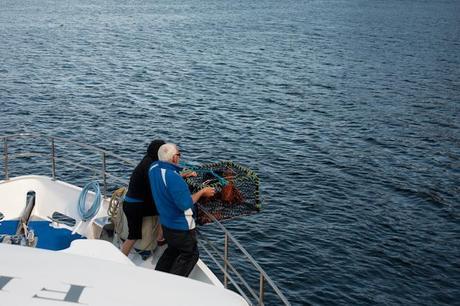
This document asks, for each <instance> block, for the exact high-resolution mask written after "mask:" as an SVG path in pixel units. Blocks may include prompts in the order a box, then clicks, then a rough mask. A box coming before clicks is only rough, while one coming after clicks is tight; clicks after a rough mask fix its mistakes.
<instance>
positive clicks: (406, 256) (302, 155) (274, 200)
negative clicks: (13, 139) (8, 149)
mask: <svg viewBox="0 0 460 306" xmlns="http://www.w3.org/2000/svg"><path fill="white" fill-rule="evenodd" d="M459 16H460V2H459V1H457V0H438V1H424V0H387V1H370V0H331V1H324V0H309V1H301V0H298V1H291V0H287V1H275V0H261V1H233V0H210V1H198V0H187V1H177V0H168V1H166V0H159V1H150V0H140V1H123V0H121V1H120V0H117V1H114V0H104V1H83V0H73V1H65V0H64V1H49V0H40V1H28V0H16V1H12V0H11V1H10V0H0V114H1V116H0V131H1V134H7V133H10V132H17V131H40V132H44V133H51V134H53V135H56V136H64V137H66V138H68V139H71V140H78V141H83V142H88V143H91V144H94V145H97V146H99V147H102V148H105V149H109V150H112V151H114V152H116V153H119V154H121V155H123V156H126V157H129V158H133V159H139V158H140V157H141V156H142V154H143V151H144V150H145V148H146V145H147V144H148V143H149V142H150V140H152V139H153V138H158V137H162V138H165V139H167V140H169V141H172V142H176V143H178V144H180V146H181V147H182V149H183V155H184V156H183V157H184V159H186V160H188V161H196V162H208V161H216V160H221V159H224V160H234V161H237V162H239V163H242V164H245V165H247V166H249V167H251V168H252V169H254V170H256V171H257V172H258V173H259V175H260V177H261V190H262V196H263V198H264V210H263V212H262V213H260V214H258V215H254V216H251V217H246V218H243V219H239V220H234V221H230V222H228V223H227V225H228V226H229V227H230V228H231V229H232V230H233V232H234V233H235V236H236V237H237V238H239V239H240V241H242V242H243V243H244V244H245V245H246V246H247V248H248V250H249V252H250V253H251V254H253V255H254V257H256V258H257V259H258V260H259V261H260V263H261V265H262V266H263V267H264V268H265V269H266V270H267V272H268V274H269V275H270V276H271V277H272V279H273V280H274V281H275V282H276V283H277V284H278V285H279V286H280V287H281V288H282V290H283V291H284V292H285V294H286V295H287V297H288V299H289V300H290V301H291V302H292V303H293V304H295V305H307V304H314V305H346V304H350V305H369V304H372V305H454V304H457V305H459V303H460V302H459V301H460V288H459V287H460V285H459V284H460V256H459V255H460V203H459V199H460V120H459V115H460V104H459V102H460V101H459V99H460V81H459V80H460V17H459ZM127 175H129V174H127Z"/></svg>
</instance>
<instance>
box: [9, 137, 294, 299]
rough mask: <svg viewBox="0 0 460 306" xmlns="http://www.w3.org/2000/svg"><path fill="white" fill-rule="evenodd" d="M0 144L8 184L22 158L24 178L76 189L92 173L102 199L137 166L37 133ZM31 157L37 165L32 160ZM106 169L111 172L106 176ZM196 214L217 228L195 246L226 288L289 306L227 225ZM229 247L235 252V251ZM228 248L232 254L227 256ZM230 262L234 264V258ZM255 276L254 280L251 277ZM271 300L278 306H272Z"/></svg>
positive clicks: (252, 297) (122, 182) (211, 216)
mask: <svg viewBox="0 0 460 306" xmlns="http://www.w3.org/2000/svg"><path fill="white" fill-rule="evenodd" d="M17 139H23V140H24V139H27V140H28V141H29V142H28V141H25V140H24V141H22V142H21V143H20V144H19V146H20V148H17V147H16V146H12V144H14V142H15V141H17ZM34 140H35V141H43V140H45V141H46V142H47V143H45V144H44V148H43V147H41V146H37V144H36V143H34V142H30V141H34ZM0 141H1V142H3V176H4V180H9V178H10V176H11V174H12V172H11V168H10V165H11V163H12V161H13V160H15V159H20V158H23V159H27V160H28V161H29V164H28V165H27V166H26V167H24V169H23V170H27V173H30V172H31V171H34V172H43V171H45V172H47V171H50V172H48V175H50V176H51V178H52V179H53V180H56V179H58V177H59V178H60V179H62V178H65V180H67V181H69V182H72V183H73V182H74V181H76V182H75V184H77V185H78V184H83V182H85V180H86V181H87V179H88V176H87V175H84V176H79V173H80V172H79V171H76V170H77V169H78V170H80V171H88V172H89V173H91V175H90V176H92V179H94V180H98V181H99V182H100V183H101V184H102V194H103V196H104V198H107V197H108V193H109V192H111V191H114V190H116V189H117V188H118V187H120V185H121V186H127V185H128V181H129V175H130V174H131V171H132V169H133V167H135V166H136V163H135V162H134V161H132V160H130V159H127V158H124V157H122V156H120V155H117V154H114V153H112V152H110V151H107V150H104V149H100V148H98V147H95V146H91V145H87V144H83V143H79V142H75V141H72V140H69V139H65V138H62V137H55V136H49V135H44V134H37V133H18V134H11V135H5V136H0ZM27 146H30V147H31V150H32V151H31V152H28V151H25V149H24V147H25V148H27ZM42 146H43V143H42ZM70 146H76V147H77V148H78V149H79V150H88V151H90V152H91V153H92V154H95V155H92V156H91V155H90V156H89V157H84V156H83V154H77V155H78V156H76V157H77V159H78V160H72V157H71V156H70V154H69V152H70V151H71V150H69V147H70ZM13 148H14V149H13ZM34 158H38V159H41V160H35V159H34ZM58 164H64V165H66V167H65V168H64V171H63V172H62V173H58V169H60V168H59V167H58V166H57V165H58ZM109 166H110V167H112V169H114V170H113V171H110V169H109ZM34 174H42V173H34ZM15 175H16V173H15ZM123 175H124V176H123ZM200 209H202V210H203V211H204V213H205V214H206V215H207V216H208V217H209V218H211V220H213V221H214V222H213V225H215V227H216V228H217V233H214V232H212V233H210V234H209V233H205V231H203V230H200V231H199V234H200V239H199V245H200V247H201V248H202V249H203V250H204V252H205V256H207V257H208V258H209V259H210V260H211V261H212V262H213V263H214V265H215V266H216V267H217V269H218V270H219V271H220V273H221V274H222V278H223V284H224V286H225V287H226V288H230V289H233V290H235V291H237V292H238V293H239V294H240V295H241V296H243V297H244V298H245V299H246V300H247V301H248V303H249V304H251V305H266V304H276V305H280V304H282V305H290V303H289V301H288V300H287V299H286V297H285V296H284V294H283V293H282V292H281V291H280V290H279V288H278V287H277V286H276V284H275V283H274V282H273V281H272V279H271V278H270V277H269V276H268V275H267V273H266V272H265V271H264V270H263V269H262V267H261V266H260V265H259V264H258V263H257V262H256V260H255V259H254V258H253V257H252V256H251V255H250V254H249V253H248V251H247V250H246V249H245V248H244V247H243V246H242V245H241V244H240V243H239V242H238V240H237V239H236V238H235V237H234V236H233V235H232V234H231V233H230V232H229V231H228V230H227V229H226V228H225V226H224V225H223V224H222V223H221V222H219V221H218V220H217V219H216V218H215V217H214V216H213V215H212V214H210V213H209V212H207V211H206V210H205V209H204V208H203V207H200ZM210 237H211V238H210ZM219 237H220V238H219ZM222 240H223V241H222ZM232 247H233V248H234V249H235V250H234V251H233V249H232ZM231 249H232V251H233V252H230V250H231ZM235 252H238V253H240V254H242V255H243V256H236V255H233V257H237V258H236V259H237V260H238V262H236V263H235V262H233V263H232V262H231V261H230V258H231V254H234V253H235ZM233 257H232V259H234V258H233ZM243 259H244V260H243ZM247 263H249V264H250V265H251V267H252V268H253V271H254V272H255V273H251V275H247V274H248V273H247ZM239 266H242V267H243V269H244V271H243V272H241V271H238V267H239ZM254 274H255V275H256V276H254ZM255 279H257V282H256V283H257V284H258V285H257V286H256V287H257V289H255V288H254V286H251V285H250V283H253V282H254V281H255ZM268 291H270V292H268ZM268 294H269V295H270V302H268V301H269V300H268V299H267V296H268ZM273 299H275V300H278V301H277V302H276V301H274V302H273V301H272V300H273Z"/></svg>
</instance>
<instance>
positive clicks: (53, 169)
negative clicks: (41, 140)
mask: <svg viewBox="0 0 460 306" xmlns="http://www.w3.org/2000/svg"><path fill="white" fill-rule="evenodd" d="M51 176H52V177H53V181H55V180H56V147H55V145H54V138H53V137H51Z"/></svg>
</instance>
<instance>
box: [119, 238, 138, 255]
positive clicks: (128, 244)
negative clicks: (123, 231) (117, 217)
mask: <svg viewBox="0 0 460 306" xmlns="http://www.w3.org/2000/svg"><path fill="white" fill-rule="evenodd" d="M134 243H136V240H132V239H126V240H125V242H123V244H122V246H121V252H122V253H123V254H125V255H126V256H128V255H129V252H131V249H132V248H133V246H134Z"/></svg>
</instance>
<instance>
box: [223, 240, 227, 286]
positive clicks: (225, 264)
mask: <svg viewBox="0 0 460 306" xmlns="http://www.w3.org/2000/svg"><path fill="white" fill-rule="evenodd" d="M227 274H228V235H227V233H225V236H224V287H225V288H227V287H228V277H227Z"/></svg>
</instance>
